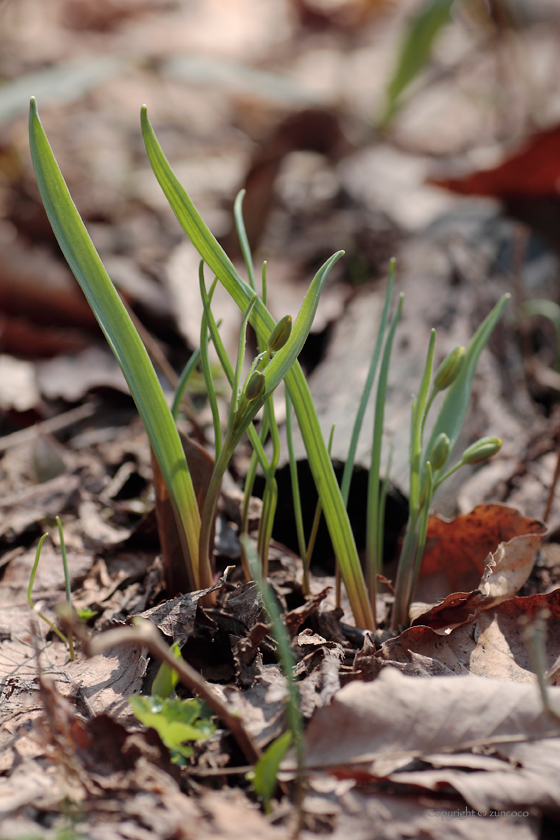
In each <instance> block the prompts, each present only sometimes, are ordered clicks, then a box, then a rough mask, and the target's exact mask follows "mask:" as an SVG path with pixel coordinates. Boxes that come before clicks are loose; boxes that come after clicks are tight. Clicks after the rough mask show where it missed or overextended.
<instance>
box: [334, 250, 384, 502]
mask: <svg viewBox="0 0 560 840" xmlns="http://www.w3.org/2000/svg"><path fill="white" fill-rule="evenodd" d="M395 265H396V262H395V259H394V258H392V259H391V261H390V262H389V274H388V276H387V288H386V290H385V301H384V303H383V310H382V312H381V320H380V322H379V328H378V330H377V338H376V340H375V347H374V349H373V354H372V357H371V362H370V366H369V370H368V374H367V377H366V381H365V384H364V389H363V391H362V396H361V398H360V404H359V406H358V411H357V412H356V419H355V420H354V427H353V429H352V437H351V438H350V446H349V447H348V455H347V457H346V463H345V464H344V472H343V474H342V484H341V492H342V498H343V499H344V504H345V505H347V504H348V494H349V492H350V483H351V481H352V473H353V471H354V462H355V459H356V449H357V448H358V440H359V437H360V432H361V430H362V424H363V422H364V415H365V413H366V408H367V404H368V400H369V397H370V394H371V389H372V388H373V382H374V379H375V375H376V373H377V366H378V364H379V357H380V356H381V348H382V346H383V336H384V335H385V331H386V329H387V322H388V320H389V308H390V306H391V298H392V296H393V286H394V282H395Z"/></svg>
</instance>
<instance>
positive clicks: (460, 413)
mask: <svg viewBox="0 0 560 840" xmlns="http://www.w3.org/2000/svg"><path fill="white" fill-rule="evenodd" d="M509 297H510V296H509V295H504V296H503V297H502V299H501V300H500V301H499V302H498V303H497V304H496V306H495V307H494V308H493V309H492V311H491V312H490V314H489V315H488V316H487V317H486V318H485V319H484V321H483V322H482V324H481V325H480V327H479V328H478V330H477V331H476V333H475V334H474V336H473V338H472V341H471V343H470V345H469V347H468V349H467V350H466V352H465V351H464V349H463V348H462V347H458V348H455V350H452V351H451V353H449V355H448V356H447V357H446V358H445V359H444V361H443V362H442V364H441V365H440V366H439V368H438V370H437V371H436V374H435V377H434V381H433V385H432V390H431V391H430V380H431V375H432V364H433V355H434V342H435V332H434V331H432V335H431V337H430V346H429V349H428V356H427V360H426V366H425V368H424V375H423V377H422V381H421V385H420V391H419V394H418V398H417V399H416V400H413V406H412V422H411V431H410V492H409V516H408V524H407V528H406V533H405V537H404V541H403V546H402V549H401V556H400V559H399V565H398V570H397V579H396V586H395V604H394V608H393V617H392V629H393V631H395V632H397V631H398V630H399V628H400V627H403V626H406V625H407V624H408V613H409V608H410V603H411V601H412V597H413V594H414V588H415V586H416V580H417V578H418V574H419V571H420V565H421V562H422V553H423V551H424V546H425V541H426V532H427V527H428V518H429V509H430V505H431V502H432V498H433V494H434V493H435V491H436V489H437V488H438V487H439V486H440V485H441V484H442V482H444V481H445V480H446V479H447V478H448V477H449V476H450V475H452V474H453V473H454V472H455V471H456V470H458V469H459V468H460V467H462V466H463V465H465V464H469V463H470V464H473V463H479V462H481V461H484V460H486V459H487V458H490V457H491V456H492V455H494V454H495V453H496V452H497V451H498V450H499V448H500V446H501V441H500V440H499V439H498V438H493V437H491V438H483V439H482V440H480V441H477V443H475V444H473V445H472V446H470V447H468V449H466V450H465V452H464V453H463V455H462V457H461V458H460V460H459V461H458V462H457V463H456V464H455V465H454V466H453V467H452V468H451V469H449V470H447V471H446V469H445V468H446V465H447V462H448V460H449V456H450V454H451V452H452V450H453V447H454V446H455V444H456V442H457V439H458V437H459V434H460V432H461V428H462V426H463V422H464V419H465V416H466V413H467V408H468V405H469V401H470V396H471V390H472V382H473V378H474V374H475V371H476V366H477V363H478V359H479V356H480V354H481V352H482V350H483V348H484V346H485V344H486V343H487V341H488V339H489V338H490V334H491V333H492V330H493V329H494V327H495V325H496V323H497V322H498V320H499V318H500V317H501V314H502V312H503V310H504V307H505V305H506V303H507V302H508V300H509ZM443 390H446V391H447V394H446V397H445V399H444V401H443V404H442V406H441V408H440V411H439V414H438V416H437V419H436V421H435V424H434V427H433V429H432V433H431V435H430V438H429V440H428V442H427V444H426V445H424V441H423V436H424V427H425V423H426V418H427V415H428V412H429V410H430V408H431V406H432V404H433V399H434V396H435V394H437V393H438V392H440V391H443ZM428 394H429V396H428Z"/></svg>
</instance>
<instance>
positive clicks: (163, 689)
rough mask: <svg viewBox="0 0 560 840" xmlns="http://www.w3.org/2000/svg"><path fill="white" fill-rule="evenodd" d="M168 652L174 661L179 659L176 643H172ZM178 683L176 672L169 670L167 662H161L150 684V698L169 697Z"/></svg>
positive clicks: (178, 648)
mask: <svg viewBox="0 0 560 840" xmlns="http://www.w3.org/2000/svg"><path fill="white" fill-rule="evenodd" d="M169 652H170V654H171V655H172V656H174V657H175V658H176V659H181V649H180V647H179V645H178V644H177V642H173V644H172V645H171V647H170V648H169ZM178 682H179V674H178V673H177V671H176V670H175V669H174V668H171V667H170V666H169V665H168V664H167V662H162V663H161V665H160V666H159V669H158V672H157V674H156V676H155V679H154V681H153V683H152V697H162V698H166V697H171V695H172V694H173V692H174V691H175V689H176V688H177V683H178Z"/></svg>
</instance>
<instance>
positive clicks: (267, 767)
mask: <svg viewBox="0 0 560 840" xmlns="http://www.w3.org/2000/svg"><path fill="white" fill-rule="evenodd" d="M291 743H292V733H291V732H290V730H288V731H287V732H283V733H282V735H280V736H279V737H278V738H276V740H274V741H273V742H272V744H270V745H269V746H268V747H267V749H266V750H265V752H264V753H263V754H262V756H261V757H260V758H259V760H258V761H257V763H256V764H255V767H254V769H253V770H251V771H250V772H249V773H247V776H246V778H247V780H248V781H249V782H251V784H252V786H253V790H254V791H255V793H256V794H257V795H258V796H260V797H261V799H262V801H263V805H264V810H265V813H266V814H270V800H271V799H272V797H273V796H274V791H275V790H276V786H277V784H278V770H279V769H280V764H281V763H282V760H283V759H284V757H285V755H286V753H287V752H288V750H289V748H290V745H291Z"/></svg>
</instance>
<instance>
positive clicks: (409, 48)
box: [380, 0, 454, 128]
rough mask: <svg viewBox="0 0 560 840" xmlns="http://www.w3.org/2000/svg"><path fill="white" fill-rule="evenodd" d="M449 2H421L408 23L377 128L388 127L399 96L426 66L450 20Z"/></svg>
mask: <svg viewBox="0 0 560 840" xmlns="http://www.w3.org/2000/svg"><path fill="white" fill-rule="evenodd" d="M453 2H454V0H424V3H423V4H422V6H421V7H420V9H419V11H418V13H417V14H416V15H415V16H414V17H413V19H412V20H411V22H410V25H409V27H408V31H407V33H406V36H405V39H404V43H403V45H402V47H401V52H400V55H399V60H398V64H397V67H396V69H395V72H394V74H393V77H392V79H391V81H390V83H389V87H388V90H387V104H386V107H385V112H384V114H383V116H382V118H381V120H380V126H381V127H383V128H386V127H387V126H388V125H389V123H390V122H391V119H392V117H393V115H394V113H395V111H396V109H397V106H398V103H399V100H400V98H401V96H402V94H403V92H404V91H405V90H406V88H407V87H408V86H409V85H410V83H411V82H412V81H413V80H414V79H415V77H416V76H417V75H418V73H420V71H421V70H423V69H424V67H425V66H426V64H427V63H428V61H429V59H430V56H431V53H432V44H433V42H434V40H435V38H436V36H437V34H438V33H439V31H440V30H441V29H442V27H443V26H445V24H446V23H449V21H450V19H451V7H452V6H453Z"/></svg>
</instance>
